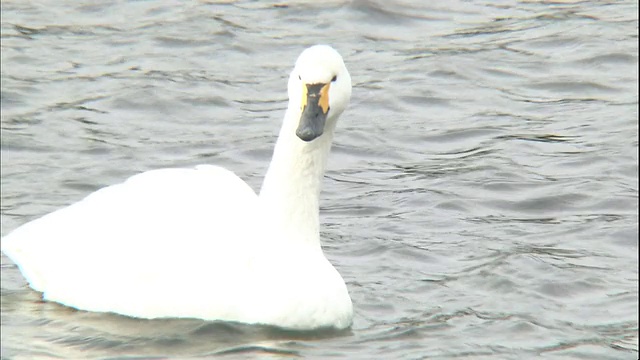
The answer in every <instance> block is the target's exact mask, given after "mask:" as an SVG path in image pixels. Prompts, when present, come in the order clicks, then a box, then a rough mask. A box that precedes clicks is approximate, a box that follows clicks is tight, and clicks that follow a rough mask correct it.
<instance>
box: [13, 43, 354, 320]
mask: <svg viewBox="0 0 640 360" xmlns="http://www.w3.org/2000/svg"><path fill="white" fill-rule="evenodd" d="M288 96H289V103H288V107H287V110H286V113H285V115H284V120H283V124H282V127H281V130H280V133H279V136H278V140H277V143H276V145H275V148H274V151H273V158H272V160H271V163H270V165H269V168H268V170H267V173H266V176H265V178H264V182H263V185H262V188H261V190H260V192H259V194H256V193H255V192H254V191H253V190H252V189H251V188H250V187H249V185H247V184H246V183H245V182H244V181H243V180H241V179H240V178H239V177H238V176H236V175H235V174H234V173H233V172H231V171H229V170H226V169H224V168H221V167H217V166H213V165H199V166H196V167H195V168H188V169H187V168H169V169H158V170H151V171H147V172H143V173H140V174H137V175H134V176H132V177H130V178H129V179H127V180H126V181H124V182H123V183H120V184H116V185H111V186H108V187H105V188H102V189H99V190H97V191H96V192H94V193H91V194H89V195H88V196H87V197H86V198H84V199H83V200H81V201H79V202H77V203H74V204H72V205H70V206H68V207H65V208H62V209H59V210H56V211H54V212H52V213H49V214H47V215H45V216H43V217H41V218H38V219H36V220H33V221H31V222H28V223H26V224H24V225H22V226H20V227H18V228H17V229H15V230H14V231H12V232H11V233H9V234H8V235H7V236H5V237H4V238H3V239H2V242H1V245H2V252H4V253H5V254H6V255H7V256H8V257H9V258H11V259H12V261H13V262H14V263H15V264H16V265H17V266H18V267H19V269H20V271H21V273H22V274H23V276H24V277H25V278H26V280H27V281H28V283H29V285H30V287H31V288H33V289H34V290H36V291H38V292H41V293H42V296H43V299H45V300H47V301H52V302H57V303H60V304H63V305H66V306H69V307H73V308H76V309H80V310H86V311H93V312H107V313H116V314H121V315H125V316H129V317H136V318H145V319H154V318H197V319H204V320H220V321H233V322H240V323H248V324H264V325H273V326H277V327H281V328H285V329H293V330H311V329H318V328H334V329H345V328H348V327H350V326H351V324H352V319H353V306H352V302H351V298H350V296H349V293H348V290H347V286H346V284H345V282H344V280H343V279H342V277H341V275H340V274H339V273H338V271H337V270H336V269H335V268H334V267H333V265H332V264H331V263H330V262H329V261H328V260H327V258H326V257H325V256H324V254H323V251H322V248H321V242H320V234H319V227H320V225H319V204H318V202H319V196H320V187H321V182H322V178H323V174H324V171H325V165H326V162H327V157H328V155H329V151H330V148H331V142H332V138H333V133H334V129H335V126H336V120H337V119H338V117H339V116H340V114H341V113H342V112H343V111H344V109H345V108H346V107H347V104H348V103H349V100H350V97H351V77H350V75H349V72H348V71H347V68H346V67H345V65H344V62H343V59H342V57H341V56H340V55H339V54H338V52H337V51H336V50H334V49H333V48H332V47H330V46H328V45H315V46H312V47H310V48H307V49H305V50H304V51H303V52H302V53H301V54H300V56H299V57H298V59H297V61H296V63H295V66H294V69H293V71H292V72H291V74H290V76H289V81H288Z"/></svg>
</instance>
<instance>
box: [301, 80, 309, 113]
mask: <svg viewBox="0 0 640 360" xmlns="http://www.w3.org/2000/svg"><path fill="white" fill-rule="evenodd" d="M307 90H308V89H307V84H305V83H302V102H301V103H300V110H304V108H306V107H307Z"/></svg>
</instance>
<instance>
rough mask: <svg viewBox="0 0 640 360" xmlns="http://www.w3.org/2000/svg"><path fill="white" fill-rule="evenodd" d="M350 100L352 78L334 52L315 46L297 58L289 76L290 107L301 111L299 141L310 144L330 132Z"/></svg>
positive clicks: (298, 130) (327, 47) (330, 49)
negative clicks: (326, 131) (327, 130)
mask: <svg viewBox="0 0 640 360" xmlns="http://www.w3.org/2000/svg"><path fill="white" fill-rule="evenodd" d="M350 98H351V76H350V75H349V72H348V71H347V68H346V67H345V65H344V62H343V61H342V56H340V54H338V52H337V51H335V50H334V49H333V48H331V47H330V46H328V45H315V46H312V47H310V48H307V49H306V50H304V51H303V52H302V54H300V56H299V57H298V60H297V61H296V65H295V67H294V69H293V71H292V72H291V75H290V76H289V104H290V107H291V106H293V107H294V108H299V109H300V112H299V114H300V117H299V118H298V119H297V120H298V123H297V127H296V136H297V137H298V138H299V139H300V140H302V141H305V142H310V141H313V140H315V139H316V138H318V137H320V136H322V134H324V133H325V130H326V129H333V127H334V126H335V122H336V120H337V119H338V116H339V115H340V114H341V113H342V112H343V111H344V109H345V108H346V107H347V105H348V104H349V99H350ZM296 113H297V112H296Z"/></svg>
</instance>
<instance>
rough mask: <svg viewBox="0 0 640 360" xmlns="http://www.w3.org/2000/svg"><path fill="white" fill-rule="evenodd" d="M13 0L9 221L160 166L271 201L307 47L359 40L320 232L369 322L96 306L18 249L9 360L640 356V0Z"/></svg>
mask: <svg viewBox="0 0 640 360" xmlns="http://www.w3.org/2000/svg"><path fill="white" fill-rule="evenodd" d="M1 11H2V26H1V29H2V37H1V38H2V55H1V60H2V86H1V90H2V92H1V96H2V97H1V98H2V137H1V141H2V167H1V170H2V207H1V212H2V217H1V221H2V235H5V234H7V233H8V232H10V231H11V230H13V229H14V228H16V227H17V226H19V225H21V224H23V223H25V222H27V221H29V220H32V219H34V218H37V217H39V216H41V215H43V214H45V213H48V212H50V211H53V210H55V209H57V208H60V207H63V206H65V205H68V204H71V203H73V202H74V201H77V200H79V199H81V198H82V197H84V196H85V195H87V194H88V193H90V192H91V191H93V190H96V189H98V188H100V187H102V186H105V185H108V184H113V183H117V182H119V181H122V180H124V179H126V178H127V177H128V176H131V175H133V174H135V173H138V172H141V171H144V170H149V169H154V168H159V167H172V166H190V165H195V164H200V163H212V164H219V165H223V166H225V167H228V168H230V169H232V170H234V171H235V172H236V173H237V174H239V175H240V176H241V177H243V178H244V179H246V181H247V182H248V183H249V184H250V185H251V186H252V187H253V188H254V189H258V188H259V186H260V183H261V180H262V177H263V175H264V172H265V170H266V167H267V165H268V162H269V160H270V156H271V150H272V147H273V144H274V142H275V140H276V135H277V131H278V128H279V125H280V120H281V117H282V115H283V113H284V109H285V107H286V78H287V77H288V72H289V71H290V70H291V68H292V66H293V62H294V61H295V58H296V57H297V55H298V54H299V53H300V52H301V51H302V50H303V49H304V48H305V47H307V46H309V45H312V44H315V43H329V44H332V45H333V46H334V47H336V48H337V49H338V50H339V51H340V52H341V53H342V55H343V56H344V58H345V62H346V63H347V66H348V68H349V70H350V72H351V75H352V78H353V82H354V90H353V97H352V103H351V105H350V107H349V108H348V109H347V111H346V113H345V114H344V116H343V117H342V119H341V121H340V123H339V125H338V132H337V134H336V140H335V146H334V150H333V153H332V156H331V159H330V161H329V165H328V166H329V168H328V173H327V176H326V179H325V182H324V191H323V194H322V204H321V206H322V209H321V212H322V219H321V220H322V224H323V227H322V236H323V239H324V249H325V252H326V254H327V256H328V258H329V259H330V260H331V261H332V262H333V263H334V265H335V266H336V267H337V268H338V270H339V271H340V273H341V274H342V275H343V277H344V278H345V280H346V282H347V285H348V287H349V290H350V293H351V296H352V298H353V301H354V306H355V312H356V315H355V323H354V326H353V328H352V329H351V331H349V332H346V333H339V334H336V333H314V332H312V333H303V334H296V333H289V332H283V331H279V330H277V329H271V328H263V327H252V326H243V325H237V324H221V323H207V322H203V321H197V320H157V321H143V320H135V319H129V318H125V317H120V316H115V315H105V314H93V313H86V312H81V311H74V310H72V309H68V308H65V307H62V306H59V305H56V304H51V303H43V302H42V301H40V299H39V296H38V294H37V293H35V292H33V291H30V290H29V289H28V288H27V287H26V284H25V281H24V279H23V278H22V277H21V275H20V273H19V271H18V269H17V268H16V267H15V265H13V264H12V263H11V261H10V260H9V259H7V258H6V257H5V256H4V255H2V345H1V350H2V357H3V358H7V359H10V358H15V359H30V358H34V357H40V358H53V357H58V358H87V359H89V358H102V359H107V358H109V359H113V358H154V357H157V358H208V357H213V356H216V355H218V356H221V357H224V358H239V359H244V358H264V357H273V358H279V357H291V356H301V357H309V358H329V357H333V358H350V359H371V358H389V359H420V358H430V359H445V358H469V359H526V358H533V357H536V356H542V357H543V358H548V359H636V358H637V357H638V255H637V254H638V240H637V239H638V155H637V154H638V5H637V2H632V1H615V2H605V1H580V2H571V1H568V2H545V1H522V2H516V1H496V2H488V1H485V2H482V1H475V2H464V1H452V2H419V1H395V2H385V1H351V2H349V1H331V2H323V3H322V4H321V3H315V2H291V3H287V2H250V1H237V2H236V1H201V2H190V3H187V4H181V5H176V4H175V3H174V2H171V1H155V2H138V1H109V2H97V3H96V2H89V1H86V2H83V1H44V0H43V1H30V2H23V1H3V2H2V4H1ZM78 255H79V254H78ZM114 266H117V261H114Z"/></svg>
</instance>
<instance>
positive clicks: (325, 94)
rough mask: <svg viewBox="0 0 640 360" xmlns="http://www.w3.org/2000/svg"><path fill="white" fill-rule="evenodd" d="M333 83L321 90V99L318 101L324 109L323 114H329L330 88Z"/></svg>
mask: <svg viewBox="0 0 640 360" xmlns="http://www.w3.org/2000/svg"><path fill="white" fill-rule="evenodd" d="M330 85H331V83H328V84H325V85H324V86H323V87H322V89H320V99H319V100H318V105H320V107H321V108H322V112H323V113H325V114H326V113H327V112H328V111H329V86H330Z"/></svg>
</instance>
